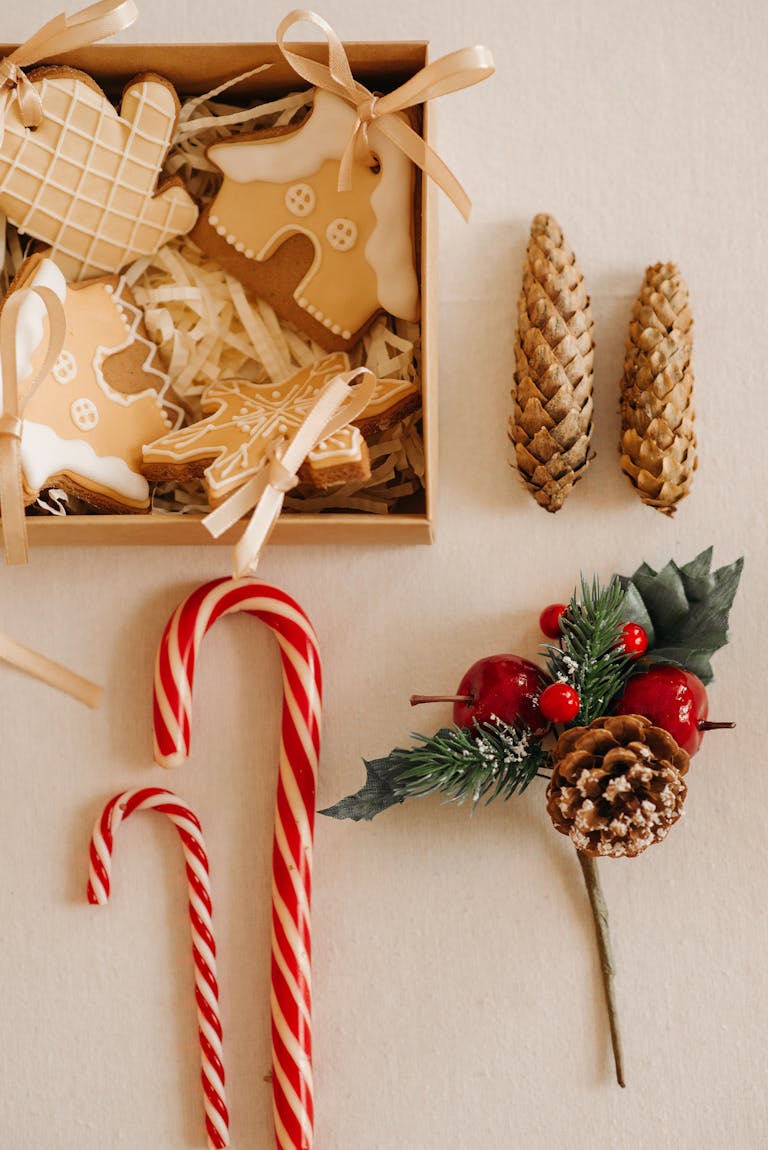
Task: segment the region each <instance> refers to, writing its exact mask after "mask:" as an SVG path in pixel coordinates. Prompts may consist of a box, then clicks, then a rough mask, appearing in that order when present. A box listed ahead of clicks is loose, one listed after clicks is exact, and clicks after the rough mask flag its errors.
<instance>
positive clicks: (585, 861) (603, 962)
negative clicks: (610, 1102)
mask: <svg viewBox="0 0 768 1150" xmlns="http://www.w3.org/2000/svg"><path fill="white" fill-rule="evenodd" d="M576 854H577V855H578V857H579V863H580V864H581V871H582V874H583V875H584V883H585V885H586V888H587V894H588V895H589V905H590V907H591V908H592V918H593V919H594V921H595V934H596V935H597V950H598V953H599V955H600V969H601V970H602V973H603V990H604V991H605V1005H606V1007H607V1009H608V1023H609V1025H610V1028H611V1045H612V1046H613V1061H614V1063H615V1065H616V1081H617V1082H618V1084H619V1086H626V1082H625V1081H624V1053H623V1051H622V1046H621V1031H620V1030H619V1012H618V1010H617V1007H616V994H615V985H614V976H615V974H616V967H615V966H614V962H613V951H612V949H611V931H610V926H609V924H608V907H607V906H606V902H605V896H604V894H603V888H602V886H601V884H600V875H599V873H598V870H597V863H596V862H595V860H594V859H593V858H592V856H591V855H587V854H584V853H583V852H582V851H576Z"/></svg>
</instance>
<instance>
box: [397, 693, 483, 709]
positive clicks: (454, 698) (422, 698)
mask: <svg viewBox="0 0 768 1150" xmlns="http://www.w3.org/2000/svg"><path fill="white" fill-rule="evenodd" d="M474 701H475V696H474V695H411V706H412V707H417V706H418V705H419V703H474Z"/></svg>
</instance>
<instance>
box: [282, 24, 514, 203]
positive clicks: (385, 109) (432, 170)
mask: <svg viewBox="0 0 768 1150" xmlns="http://www.w3.org/2000/svg"><path fill="white" fill-rule="evenodd" d="M304 22H307V23H310V24H314V25H315V26H316V27H318V28H320V29H322V31H323V32H324V33H325V36H326V39H327V40H328V64H327V65H325V64H320V63H318V62H317V61H315V60H308V59H307V58H306V56H302V55H301V54H300V53H298V52H293V51H291V50H290V49H289V48H287V47H286V46H285V36H286V33H287V32H288V29H289V28H292V27H293V25H294V24H300V23H304ZM277 44H278V47H279V48H280V51H281V52H282V53H283V56H284V57H285V59H286V60H287V62H288V63H289V64H290V65H291V67H292V68H293V70H294V72H297V73H298V74H299V76H301V77H302V78H303V79H305V80H308V81H309V83H310V84H314V86H315V87H316V88H325V89H326V90H327V91H329V92H333V93H335V95H337V96H341V97H342V98H343V99H345V100H347V101H348V102H349V103H350V104H352V105H353V107H354V108H355V110H356V112H357V119H356V121H355V126H354V128H353V130H352V135H351V136H350V139H349V143H348V144H347V147H346V149H345V151H344V155H343V156H342V160H341V166H340V168H339V183H338V187H339V191H348V190H349V188H350V187H351V185H352V165H353V162H354V159H355V156H358V157H360V156H361V155H363V154H365V155H366V156H367V155H368V154H369V153H370V148H369V146H368V125H369V124H372V123H374V121H375V123H376V126H377V128H378V129H379V130H380V131H381V132H382V133H383V135H385V136H386V137H387V139H389V140H391V141H392V143H393V144H395V145H396V146H397V147H398V148H400V150H401V151H402V152H404V153H405V154H406V156H408V158H409V159H410V160H412V161H413V163H414V164H417V165H418V167H419V168H421V170H422V171H423V172H426V174H427V175H428V176H430V178H431V179H433V180H434V181H435V182H436V183H437V184H438V185H439V186H440V187H441V188H442V189H443V191H444V192H445V193H446V195H447V196H448V197H449V198H450V199H451V200H452V201H453V203H454V204H455V205H456V207H457V208H458V209H459V211H460V212H461V214H462V216H463V217H464V219H465V220H466V219H469V213H470V209H471V207H472V204H471V201H470V199H469V196H468V195H467V193H466V192H465V191H464V189H463V188H462V186H461V184H460V183H459V181H458V180H457V179H456V177H455V176H454V174H453V172H452V171H451V170H450V168H449V167H448V166H447V165H446V164H445V163H444V162H443V160H441V158H440V156H438V154H437V152H435V151H433V149H432V148H430V147H429V145H428V144H427V143H426V142H425V141H424V140H423V139H422V138H421V136H420V135H419V134H418V132H415V131H414V130H413V128H412V127H411V126H410V125H409V124H408V123H406V121H405V120H404V119H403V118H402V117H401V116H399V115H397V113H398V112H402V111H404V110H405V109H406V108H413V107H415V106H416V105H417V104H423V103H425V102H426V101H427V100H434V99H436V98H437V97H438V96H445V95H447V94H448V93H449V92H458V91H460V90H461V89H462V88H470V87H471V86H472V85H473V84H479V83H480V81H481V80H485V79H486V78H487V77H488V76H490V75H492V74H493V72H494V70H495V69H494V63H493V56H492V55H491V52H490V50H489V49H488V48H483V47H482V46H481V45H477V46H475V47H474V48H462V49H460V50H459V51H458V52H451V53H450V55H448V56H442V57H441V58H440V59H439V60H435V61H434V63H432V64H427V66H426V67H424V68H422V69H421V71H419V72H417V73H416V75H415V76H412V77H411V78H410V80H406V82H405V83H404V84H402V85H401V86H400V87H399V88H396V89H395V90H394V92H388V93H387V94H386V95H385V96H375V95H374V93H373V92H371V91H369V90H368V88H366V87H365V85H363V84H361V83H359V82H358V81H357V80H355V78H354V76H353V75H352V70H351V68H350V66H349V60H348V59H347V54H346V52H345V51H344V45H343V44H342V42H341V40H340V39H339V37H338V36H337V35H336V33H335V32H334V30H333V28H331V26H330V24H328V23H327V21H325V20H324V19H323V18H322V16H318V15H317V13H316V12H310V11H307V10H306V9H304V8H297V9H296V11H294V12H290V13H289V14H288V15H287V16H286V17H285V19H284V20H283V21H282V23H281V24H280V27H279V28H278V29H277Z"/></svg>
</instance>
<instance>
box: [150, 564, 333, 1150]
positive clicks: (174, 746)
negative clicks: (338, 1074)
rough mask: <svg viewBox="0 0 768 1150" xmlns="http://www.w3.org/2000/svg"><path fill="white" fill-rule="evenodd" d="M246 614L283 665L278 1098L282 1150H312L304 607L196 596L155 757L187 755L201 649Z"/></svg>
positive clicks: (162, 660)
mask: <svg viewBox="0 0 768 1150" xmlns="http://www.w3.org/2000/svg"><path fill="white" fill-rule="evenodd" d="M237 611H247V612H249V613H250V614H252V615H256V616H257V617H258V618H259V619H261V620H262V621H263V622H264V623H266V624H267V626H268V627H271V629H272V630H273V631H274V633H275V637H276V639H277V641H278V643H279V644H280V654H281V659H282V667H283V715H282V737H281V740H280V766H279V774H278V780H277V804H276V810H275V835H274V845H273V849H272V993H271V1007H272V1071H273V1073H272V1090H273V1110H274V1120H275V1139H276V1142H277V1146H278V1150H311V1148H312V1136H313V1128H314V1099H313V1090H312V990H311V967H312V940H311V926H310V904H311V899H312V843H313V838H314V827H315V792H316V787H317V763H318V757H319V754H320V699H321V670H320V657H319V655H318V651H317V639H316V638H315V633H314V631H313V629H312V626H311V624H310V622H309V620H308V619H307V617H306V615H305V614H304V612H303V611H302V609H301V608H300V607H299V605H298V604H297V603H296V602H295V601H294V600H293V599H291V598H290V596H289V595H286V594H285V592H284V591H281V590H280V589H279V588H277V587H272V586H270V585H269V584H268V583H261V582H257V581H256V580H254V579H216V580H214V581H213V582H211V583H206V584H205V585H204V586H202V587H199V588H198V589H197V590H196V591H194V592H193V593H192V594H191V595H190V596H189V598H187V599H185V601H184V602H183V603H182V604H181V606H180V607H179V608H178V609H177V610H176V612H175V613H174V615H173V616H172V618H171V620H170V622H169V623H168V626H167V627H166V629H165V633H164V634H163V638H162V640H161V643H160V649H159V651H158V655H157V663H156V666H155V697H154V719H155V759H156V761H157V762H158V763H159V764H160V765H161V766H164V767H173V766H178V765H179V764H180V763H183V762H184V760H185V759H186V758H187V755H188V754H189V739H190V715H191V707H192V685H193V677H194V670H195V662H196V659H197V654H198V650H199V647H200V643H201V642H202V639H203V636H204V635H205V633H206V631H207V630H208V628H209V627H211V626H212V625H213V623H215V622H216V620H217V619H220V618H221V617H222V615H230V614H233V613H234V612H237Z"/></svg>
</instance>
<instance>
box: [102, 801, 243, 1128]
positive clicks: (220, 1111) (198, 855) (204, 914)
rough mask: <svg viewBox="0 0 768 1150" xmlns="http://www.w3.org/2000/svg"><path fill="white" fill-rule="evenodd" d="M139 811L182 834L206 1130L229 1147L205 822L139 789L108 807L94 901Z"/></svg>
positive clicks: (105, 896)
mask: <svg viewBox="0 0 768 1150" xmlns="http://www.w3.org/2000/svg"><path fill="white" fill-rule="evenodd" d="M138 810H145V811H147V810H154V811H160V812H161V814H164V815H167V816H168V818H169V819H170V820H171V822H172V823H173V824H174V826H175V827H176V830H177V831H178V832H179V837H180V838H181V842H182V846H183V848H184V860H185V862H186V868H187V881H188V883H189V918H190V922H191V924H192V951H193V954H194V959H195V999H196V1001H197V1022H198V1035H199V1038H200V1053H201V1059H202V1083H203V1099H204V1102H205V1126H206V1130H207V1132H208V1145H209V1147H210V1148H211V1150H223V1148H224V1147H226V1146H229V1115H228V1113H227V1102H226V1098H225V1094H224V1066H223V1061H222V1040H221V1020H220V1018H219V985H218V982H217V980H216V943H215V941H214V937H213V925H212V921H211V913H212V908H211V885H210V875H209V872H208V856H207V854H206V850H205V841H204V839H203V831H202V827H201V826H200V822H199V820H198V818H197V816H196V815H195V813H194V811H193V810H192V809H191V807H189V806H188V805H187V803H185V802H183V800H182V799H179V798H177V796H176V795H174V794H173V793H172V792H171V791H166V790H162V789H161V788H160V787H136V788H134V789H133V790H131V791H125V792H124V793H123V794H120V795H115V797H114V798H113V799H112V800H111V801H110V802H108V803H107V805H106V807H105V808H104V810H103V811H102V814H101V816H100V818H99V819H98V821H97V823H96V826H95V827H94V829H93V836H92V838H91V847H90V874H89V878H88V901H89V902H90V903H94V904H96V905H99V906H104V905H105V904H106V903H107V902H108V900H109V892H110V886H111V881H112V851H113V849H114V840H115V834H116V832H117V828H118V827H119V826H120V824H121V823H122V822H123V820H124V819H127V818H128V817H129V815H132V814H133V812H134V811H138Z"/></svg>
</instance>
